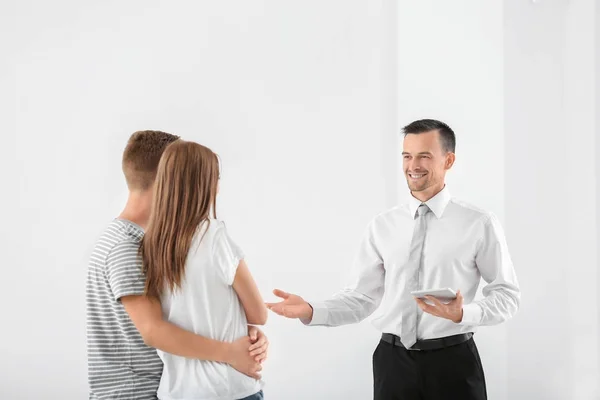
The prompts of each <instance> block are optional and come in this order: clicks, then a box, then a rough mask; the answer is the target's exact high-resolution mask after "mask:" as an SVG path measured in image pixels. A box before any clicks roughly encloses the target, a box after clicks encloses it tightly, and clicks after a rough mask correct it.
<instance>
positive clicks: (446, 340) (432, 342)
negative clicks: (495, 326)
mask: <svg viewBox="0 0 600 400" xmlns="http://www.w3.org/2000/svg"><path fill="white" fill-rule="evenodd" d="M472 337H473V333H471V332H469V333H461V334H458V335H452V336H446V337H442V338H438V339H425V340H417V343H415V344H414V345H413V346H412V347H410V348H409V349H408V350H439V349H443V348H444V347H450V346H456V345H457V344H461V343H464V342H466V341H467V340H469V339H471V338H472ZM381 340H383V341H384V342H387V343H389V344H391V345H392V346H398V347H404V345H403V344H402V342H401V341H400V337H398V336H396V335H394V334H392V333H384V334H382V335H381Z"/></svg>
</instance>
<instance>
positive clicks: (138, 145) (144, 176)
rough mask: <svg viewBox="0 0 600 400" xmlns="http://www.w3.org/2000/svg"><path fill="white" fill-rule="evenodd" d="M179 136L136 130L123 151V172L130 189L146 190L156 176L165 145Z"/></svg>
mask: <svg viewBox="0 0 600 400" xmlns="http://www.w3.org/2000/svg"><path fill="white" fill-rule="evenodd" d="M178 139H179V136H176V135H172V134H170V133H166V132H161V131H137V132H135V133H134V134H133V135H131V137H130V138H129V141H128V142H127V146H126V147H125V151H123V173H124V174H125V180H126V181H127V187H129V189H130V190H147V189H149V188H150V187H151V186H152V183H153V182H154V179H155V178H156V170H157V169H158V163H159V161H160V157H161V156H162V154H163V152H164V151H165V149H166V148H167V146H168V145H169V144H171V143H173V142H174V141H176V140H178Z"/></svg>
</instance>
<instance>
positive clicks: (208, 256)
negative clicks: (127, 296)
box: [157, 220, 262, 400]
mask: <svg viewBox="0 0 600 400" xmlns="http://www.w3.org/2000/svg"><path fill="white" fill-rule="evenodd" d="M203 234H204V235H203ZM242 258H243V253H242V251H241V249H240V248H239V247H238V246H237V245H236V244H235V243H234V242H233V241H232V240H231V239H230V238H229V236H228V235H227V231H226V229H225V224H224V223H223V222H221V221H219V220H211V221H210V224H209V226H208V229H207V228H206V224H204V226H202V227H201V228H200V229H198V233H197V234H196V236H195V238H194V240H193V242H192V246H191V248H190V252H189V254H188V259H187V263H186V266H185V273H184V278H183V281H182V285H181V289H179V290H178V289H176V290H175V291H174V292H173V293H171V292H170V291H168V290H167V291H166V292H165V293H164V294H163V296H162V297H161V303H162V311H163V316H164V317H165V318H166V319H168V320H169V322H172V323H174V324H175V325H178V326H180V327H181V328H183V329H186V330H188V331H191V332H194V333H196V334H198V335H201V336H204V337H207V338H211V339H215V340H219V341H223V342H233V341H235V340H236V339H239V338H241V337H243V336H246V335H247V334H248V325H247V321H246V314H245V312H244V309H243V307H242V304H241V303H240V300H239V298H238V296H237V294H236V292H235V291H234V290H233V287H232V286H231V285H232V284H233V279H234V278H235V273H236V270H237V267H238V264H239V262H240V260H241V259H242ZM158 355H159V356H160V358H161V359H162V360H163V362H164V368H163V373H162V378H161V381H160V386H159V388H158V392H157V394H158V398H159V399H161V400H235V399H242V398H244V397H247V396H250V395H252V394H254V393H257V392H258V391H260V390H261V389H262V382H261V381H259V380H256V379H253V378H250V377H248V376H246V375H244V374H242V373H241V372H238V371H237V370H235V369H234V368H232V367H231V366H229V365H228V364H224V363H218V362H213V361H201V360H196V359H189V358H184V357H179V356H176V355H173V354H169V353H165V352H162V351H160V350H159V351H158Z"/></svg>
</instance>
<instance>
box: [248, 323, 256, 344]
mask: <svg viewBox="0 0 600 400" xmlns="http://www.w3.org/2000/svg"><path fill="white" fill-rule="evenodd" d="M248 336H249V337H250V340H252V341H253V342H255V341H256V339H258V328H257V327H255V326H252V325H251V326H249V327H248Z"/></svg>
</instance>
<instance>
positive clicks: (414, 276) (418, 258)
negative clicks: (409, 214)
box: [400, 204, 430, 349]
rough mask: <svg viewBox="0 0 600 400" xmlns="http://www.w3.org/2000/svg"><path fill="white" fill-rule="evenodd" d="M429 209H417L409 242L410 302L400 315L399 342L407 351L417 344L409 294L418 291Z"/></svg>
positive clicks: (414, 311)
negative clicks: (400, 329)
mask: <svg viewBox="0 0 600 400" xmlns="http://www.w3.org/2000/svg"><path fill="white" fill-rule="evenodd" d="M429 211H430V210H429V207H427V205H425V204H421V205H420V206H419V208H418V209H417V216H416V221H415V228H414V230H413V237H412V241H411V242H410V253H409V256H408V263H407V264H406V267H407V268H408V271H407V277H408V279H407V284H406V288H405V290H406V293H407V295H406V296H409V299H410V302H409V303H408V304H407V306H406V308H405V309H404V311H405V312H404V313H403V314H402V331H401V334H400V340H401V341H402V344H403V345H404V347H406V348H407V349H408V348H409V347H411V346H412V345H414V344H415V343H416V342H417V315H418V308H419V306H418V305H417V302H416V301H415V300H414V299H413V298H412V296H411V295H410V292H412V291H413V290H419V271H420V270H421V263H422V262H423V246H424V244H425V233H426V231H427V213H428V212H429Z"/></svg>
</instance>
